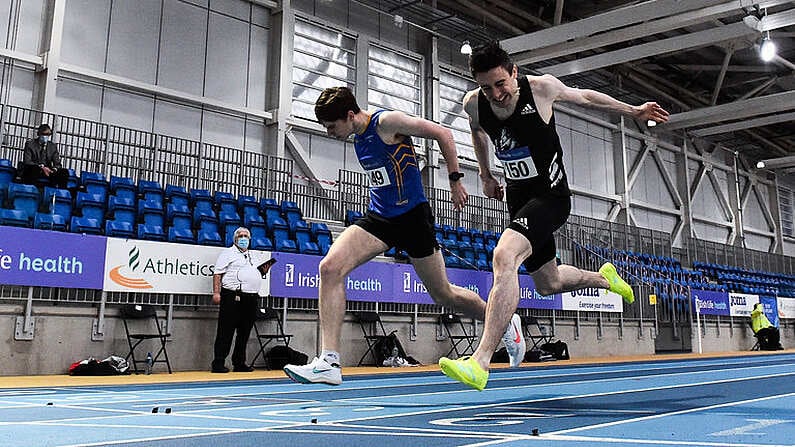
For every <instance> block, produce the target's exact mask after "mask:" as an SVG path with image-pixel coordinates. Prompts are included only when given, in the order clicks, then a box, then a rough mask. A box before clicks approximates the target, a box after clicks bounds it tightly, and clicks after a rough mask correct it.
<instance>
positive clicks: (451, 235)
mask: <svg viewBox="0 0 795 447" xmlns="http://www.w3.org/2000/svg"><path fill="white" fill-rule="evenodd" d="M442 232H443V233H444V238H445V239H446V240H448V241H456V242H458V230H457V229H456V228H455V227H454V226H452V225H442Z"/></svg>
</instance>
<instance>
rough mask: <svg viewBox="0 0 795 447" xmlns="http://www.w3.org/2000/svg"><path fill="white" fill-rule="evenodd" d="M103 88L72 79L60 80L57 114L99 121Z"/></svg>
mask: <svg viewBox="0 0 795 447" xmlns="http://www.w3.org/2000/svg"><path fill="white" fill-rule="evenodd" d="M101 102H102V87H100V86H98V85H94V84H88V83H85V82H81V81H75V80H72V79H66V78H59V79H58V90H57V91H56V99H55V113H57V114H60V115H68V116H73V117H77V118H83V119H87V120H92V121H99V115H100V113H99V110H100V103H101Z"/></svg>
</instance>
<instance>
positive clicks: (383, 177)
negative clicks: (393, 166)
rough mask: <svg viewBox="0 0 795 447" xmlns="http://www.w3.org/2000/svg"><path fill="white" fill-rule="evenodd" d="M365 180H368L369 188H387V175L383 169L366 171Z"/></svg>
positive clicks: (388, 183) (388, 182)
mask: <svg viewBox="0 0 795 447" xmlns="http://www.w3.org/2000/svg"><path fill="white" fill-rule="evenodd" d="M367 178H368V179H370V187H371V188H380V187H382V186H389V185H390V184H391V182H390V181H389V174H388V173H387V172H386V168H385V167H383V166H382V167H380V168H376V169H371V170H369V171H367Z"/></svg>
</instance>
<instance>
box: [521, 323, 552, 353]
mask: <svg viewBox="0 0 795 447" xmlns="http://www.w3.org/2000/svg"><path fill="white" fill-rule="evenodd" d="M522 330H523V331H524V337H525V340H527V341H529V342H530V343H532V344H533V345H532V346H530V343H528V349H527V350H528V351H534V350H540V349H541V346H542V345H543V344H544V343H552V339H553V338H554V336H553V334H552V333H551V331H547V328H546V327H544V326H541V323H539V321H538V318H536V317H531V316H527V315H522Z"/></svg>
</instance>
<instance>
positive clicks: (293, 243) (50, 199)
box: [0, 172, 332, 254]
mask: <svg viewBox="0 0 795 447" xmlns="http://www.w3.org/2000/svg"><path fill="white" fill-rule="evenodd" d="M6 173H7V172H6ZM0 180H3V181H5V180H10V182H9V183H0V191H2V198H3V200H1V201H0V205H2V208H0V225H12V226H20V227H29V228H30V227H33V228H38V229H48V230H55V231H71V232H74V233H87V234H105V235H107V236H114V237H124V238H138V239H148V240H159V241H165V240H168V241H171V242H181V243H191V244H195V243H198V244H200V245H214V246H223V245H227V246H228V245H231V244H232V239H233V234H234V230H235V229H236V228H237V227H240V226H245V227H247V228H249V230H250V231H251V233H252V244H251V248H252V249H257V250H273V249H275V250H277V251H287V252H297V253H306V254H325V253H327V252H328V249H329V246H330V245H331V242H332V235H331V231H330V230H329V229H328V226H327V225H326V224H324V223H318V222H315V223H312V224H309V223H308V222H306V221H305V220H304V219H303V216H302V213H301V210H300V208H299V207H298V205H297V204H296V203H295V202H292V201H282V202H281V203H279V202H277V201H276V200H274V199H271V198H262V199H259V200H257V198H256V197H254V196H245V195H241V196H240V197H235V196H234V195H233V194H231V193H226V192H220V191H219V192H215V193H214V194H210V192H209V191H208V190H205V189H191V190H190V191H187V190H185V188H183V187H181V186H175V185H166V187H165V189H164V188H162V187H161V186H160V185H159V184H158V183H157V182H152V181H147V180H141V181H139V182H138V183H137V184H136V183H135V182H134V181H133V180H132V179H131V178H127V177H115V176H111V179H110V181H109V182H108V181H105V179H104V176H102V175H101V174H98V173H91V172H83V173H81V175H80V178H79V183H78V185H77V187H76V188H75V189H73V190H63V189H56V188H52V187H44V188H43V191H40V190H39V188H37V187H36V186H33V185H23V184H19V183H14V177H13V173H11V174H9V175H6V176H4V177H3V178H2V179H0Z"/></svg>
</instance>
